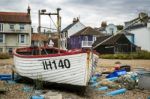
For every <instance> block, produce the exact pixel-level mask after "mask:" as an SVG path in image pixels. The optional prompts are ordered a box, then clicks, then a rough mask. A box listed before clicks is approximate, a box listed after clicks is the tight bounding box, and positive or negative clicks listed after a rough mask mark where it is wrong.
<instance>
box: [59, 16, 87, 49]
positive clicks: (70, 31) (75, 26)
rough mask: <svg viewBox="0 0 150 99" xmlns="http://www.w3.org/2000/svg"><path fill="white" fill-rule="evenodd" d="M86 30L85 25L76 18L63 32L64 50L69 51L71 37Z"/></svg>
mask: <svg viewBox="0 0 150 99" xmlns="http://www.w3.org/2000/svg"><path fill="white" fill-rule="evenodd" d="M84 28H85V25H83V24H82V23H81V22H80V20H79V19H78V18H77V19H76V18H74V19H73V22H72V23H71V24H70V25H68V26H67V27H66V28H64V29H63V30H62V40H61V41H62V44H61V45H62V49H67V39H68V38H70V36H71V35H74V34H75V33H77V32H78V31H80V30H82V29H84Z"/></svg>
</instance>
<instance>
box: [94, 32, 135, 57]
mask: <svg viewBox="0 0 150 99" xmlns="http://www.w3.org/2000/svg"><path fill="white" fill-rule="evenodd" d="M92 46H93V49H94V50H96V51H97V52H99V53H100V54H115V53H129V52H135V51H136V45H134V44H133V43H131V42H130V41H129V40H128V38H127V37H126V36H125V34H124V33H118V34H116V35H112V36H102V37H98V38H97V40H96V41H95V42H94V44H93V45H92Z"/></svg>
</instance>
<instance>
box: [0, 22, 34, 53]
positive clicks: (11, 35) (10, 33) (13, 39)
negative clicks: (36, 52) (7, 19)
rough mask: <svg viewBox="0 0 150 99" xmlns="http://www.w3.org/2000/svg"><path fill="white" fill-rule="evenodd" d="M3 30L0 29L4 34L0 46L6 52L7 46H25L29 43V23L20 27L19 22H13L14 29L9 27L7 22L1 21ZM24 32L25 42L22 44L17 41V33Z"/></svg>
mask: <svg viewBox="0 0 150 99" xmlns="http://www.w3.org/2000/svg"><path fill="white" fill-rule="evenodd" d="M2 24H3V31H1V32H2V33H3V34H4V35H5V39H4V40H5V41H4V43H0V48H3V50H4V52H6V51H7V50H6V49H7V48H18V47H26V46H30V45H31V24H24V29H22V30H21V29H20V24H14V29H13V30H11V29H10V24H11V23H10V24H9V23H2ZM20 34H24V35H25V37H26V40H25V41H26V42H25V43H24V44H22V43H19V35H20Z"/></svg>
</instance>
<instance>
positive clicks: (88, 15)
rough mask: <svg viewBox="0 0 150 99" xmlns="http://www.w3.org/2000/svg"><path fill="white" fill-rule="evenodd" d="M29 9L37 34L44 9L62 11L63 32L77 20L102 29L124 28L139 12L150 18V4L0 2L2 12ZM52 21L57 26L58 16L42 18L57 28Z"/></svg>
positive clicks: (143, 0)
mask: <svg viewBox="0 0 150 99" xmlns="http://www.w3.org/2000/svg"><path fill="white" fill-rule="evenodd" d="M28 5H29V6H30V8H31V19H32V26H33V28H34V31H36V28H37V26H38V10H40V9H46V10H47V13H49V12H51V13H56V8H61V11H60V15H61V17H62V22H61V24H62V29H63V28H65V27H66V26H67V25H69V24H71V23H72V20H73V18H76V17H79V19H80V21H81V22H82V23H83V24H84V25H85V26H91V27H100V25H101V22H102V21H106V22H107V24H109V23H113V24H116V25H117V24H121V25H123V24H124V22H125V21H129V20H132V19H134V18H136V17H137V16H138V13H139V12H146V13H148V14H149V15H150V0H0V11H4V12H7V11H12V12H26V11H27V7H28ZM52 20H53V21H54V22H55V21H56V16H52V17H51V18H50V17H49V16H42V26H43V27H50V28H55V26H54V24H53V22H52Z"/></svg>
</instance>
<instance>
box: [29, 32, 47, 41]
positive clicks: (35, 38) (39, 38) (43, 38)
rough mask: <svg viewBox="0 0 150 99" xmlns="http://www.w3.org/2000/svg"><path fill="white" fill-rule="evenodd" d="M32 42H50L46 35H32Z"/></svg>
mask: <svg viewBox="0 0 150 99" xmlns="http://www.w3.org/2000/svg"><path fill="white" fill-rule="evenodd" d="M31 40H32V41H48V40H49V38H48V36H47V35H46V34H39V33H32V36H31Z"/></svg>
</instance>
